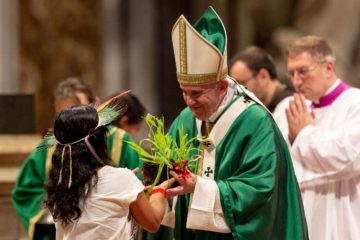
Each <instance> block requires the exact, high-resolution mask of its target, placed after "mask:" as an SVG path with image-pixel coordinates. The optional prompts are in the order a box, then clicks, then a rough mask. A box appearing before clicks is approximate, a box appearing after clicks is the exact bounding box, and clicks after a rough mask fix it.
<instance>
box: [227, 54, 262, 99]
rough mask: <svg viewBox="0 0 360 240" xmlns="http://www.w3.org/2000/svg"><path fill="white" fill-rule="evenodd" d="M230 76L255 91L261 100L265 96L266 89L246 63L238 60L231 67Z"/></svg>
mask: <svg viewBox="0 0 360 240" xmlns="http://www.w3.org/2000/svg"><path fill="white" fill-rule="evenodd" d="M230 76H231V77H233V78H234V79H235V80H236V81H237V82H238V83H240V84H241V85H244V86H245V87H247V88H248V89H249V90H250V91H251V92H253V93H254V94H255V95H256V96H257V97H258V98H259V99H260V100H262V101H263V100H264V98H265V89H263V88H262V87H261V85H260V83H259V81H258V79H257V76H254V74H253V72H251V70H250V69H249V67H248V66H247V64H246V63H244V62H242V61H237V62H236V63H234V64H233V65H232V66H231V68H230Z"/></svg>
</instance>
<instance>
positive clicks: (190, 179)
mask: <svg viewBox="0 0 360 240" xmlns="http://www.w3.org/2000/svg"><path fill="white" fill-rule="evenodd" d="M170 175H171V176H173V177H174V178H175V179H176V181H178V182H179V186H177V187H174V188H169V189H167V190H166V195H167V196H168V197H172V196H177V195H183V194H187V193H193V192H194V190H195V185H196V180H197V176H196V175H195V174H193V173H192V172H190V173H189V174H188V175H186V177H183V176H179V175H178V174H176V172H174V171H170Z"/></svg>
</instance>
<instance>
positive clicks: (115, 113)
mask: <svg viewBox="0 0 360 240" xmlns="http://www.w3.org/2000/svg"><path fill="white" fill-rule="evenodd" d="M129 92H130V90H128V91H125V92H121V93H119V94H117V95H115V96H114V97H111V98H109V99H108V100H106V101H104V102H102V103H100V104H97V103H95V104H94V108H95V109H96V111H97V112H98V116H99V122H98V125H97V127H96V128H95V129H94V130H93V131H92V132H95V131H96V130H97V129H98V128H99V127H101V126H106V125H108V124H110V123H112V122H113V121H115V120H116V119H117V118H119V117H120V116H121V115H122V114H123V113H124V112H125V111H126V109H127V105H126V104H125V103H124V102H123V101H121V97H123V96H124V95H125V94H127V93H129ZM79 140H80V139H79ZM56 143H59V142H58V141H57V140H56V138H55V136H54V133H53V130H52V129H50V130H49V131H48V132H47V133H46V134H45V136H44V138H43V141H42V142H41V144H40V145H38V147H37V148H38V149H43V148H50V147H52V146H54V145H55V144H56Z"/></svg>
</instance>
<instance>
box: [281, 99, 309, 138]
mask: <svg viewBox="0 0 360 240" xmlns="http://www.w3.org/2000/svg"><path fill="white" fill-rule="evenodd" d="M285 113H286V118H287V121H288V126H289V136H288V137H289V141H290V143H291V144H292V143H293V142H294V141H295V139H296V137H297V136H298V134H299V133H300V131H301V130H302V129H303V128H304V127H306V126H307V125H310V124H313V123H314V122H315V113H314V112H313V111H310V110H309V109H308V106H307V105H306V101H305V97H304V95H302V94H298V93H295V94H294V99H293V100H291V101H290V103H289V108H287V109H286V110H285Z"/></svg>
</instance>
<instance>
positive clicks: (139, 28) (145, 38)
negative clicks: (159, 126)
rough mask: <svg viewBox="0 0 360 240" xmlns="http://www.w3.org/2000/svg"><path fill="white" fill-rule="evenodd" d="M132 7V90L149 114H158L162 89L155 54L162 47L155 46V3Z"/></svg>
mask: <svg viewBox="0 0 360 240" xmlns="http://www.w3.org/2000/svg"><path fill="white" fill-rule="evenodd" d="M129 7H130V9H129V50H128V51H129V55H128V57H129V59H128V61H129V65H128V66H129V79H130V80H131V82H130V89H131V90H133V92H134V94H135V95H137V96H138V97H139V98H140V100H141V101H142V102H143V103H144V105H145V107H146V108H147V110H148V112H150V113H152V114H157V113H158V102H157V101H158V98H157V94H158V91H157V89H158V88H159V86H157V82H158V81H156V68H157V62H158V59H157V54H156V53H157V52H158V49H157V48H159V47H161V46H158V44H157V43H156V37H157V36H156V33H157V26H156V24H155V23H156V9H155V7H156V4H154V2H153V1H142V0H132V1H130V6H129ZM169 36H170V33H169ZM169 39H170V37H169Z"/></svg>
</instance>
